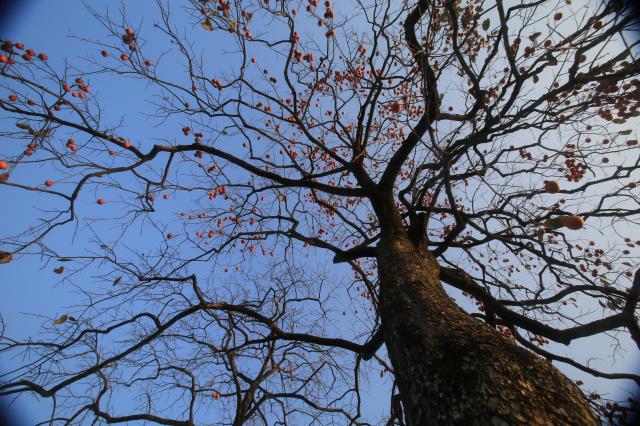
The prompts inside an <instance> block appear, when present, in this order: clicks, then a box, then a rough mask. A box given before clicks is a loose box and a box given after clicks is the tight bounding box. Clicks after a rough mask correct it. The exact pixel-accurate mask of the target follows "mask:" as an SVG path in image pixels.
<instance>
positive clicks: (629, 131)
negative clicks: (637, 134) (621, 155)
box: [618, 129, 632, 136]
mask: <svg viewBox="0 0 640 426" xmlns="http://www.w3.org/2000/svg"><path fill="white" fill-rule="evenodd" d="M631 132H632V130H631V129H627V130H621V131H619V132H618V134H619V135H624V136H626V135H630V134H631Z"/></svg>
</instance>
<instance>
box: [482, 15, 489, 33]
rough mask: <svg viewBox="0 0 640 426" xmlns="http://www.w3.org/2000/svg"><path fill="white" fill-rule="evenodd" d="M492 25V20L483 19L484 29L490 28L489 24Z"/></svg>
mask: <svg viewBox="0 0 640 426" xmlns="http://www.w3.org/2000/svg"><path fill="white" fill-rule="evenodd" d="M490 25H491V21H490V20H489V18H487V19H485V20H484V21H482V29H483V30H485V31H487V30H488V29H489V26H490Z"/></svg>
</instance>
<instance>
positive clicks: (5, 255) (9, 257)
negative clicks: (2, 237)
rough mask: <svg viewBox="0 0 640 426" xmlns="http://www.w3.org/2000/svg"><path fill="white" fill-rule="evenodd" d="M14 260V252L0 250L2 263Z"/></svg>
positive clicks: (0, 261)
mask: <svg viewBox="0 0 640 426" xmlns="http://www.w3.org/2000/svg"><path fill="white" fill-rule="evenodd" d="M12 260H13V254H11V253H9V252H7V251H0V263H9V262H11V261H12Z"/></svg>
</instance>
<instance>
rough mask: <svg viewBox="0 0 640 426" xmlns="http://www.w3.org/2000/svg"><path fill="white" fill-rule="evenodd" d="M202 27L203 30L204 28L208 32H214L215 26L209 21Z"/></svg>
mask: <svg viewBox="0 0 640 426" xmlns="http://www.w3.org/2000/svg"><path fill="white" fill-rule="evenodd" d="M200 25H201V26H202V28H204V29H205V30H207V31H213V25H212V24H211V21H210V20H208V19H207V20H206V21H204V22H203V23H202V24H200Z"/></svg>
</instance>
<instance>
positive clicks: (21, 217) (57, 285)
mask: <svg viewBox="0 0 640 426" xmlns="http://www.w3.org/2000/svg"><path fill="white" fill-rule="evenodd" d="M91 5H92V6H94V7H96V9H98V10H104V8H105V6H106V5H109V8H110V9H111V10H112V12H114V13H115V14H116V15H117V8H118V6H119V4H118V3H116V2H111V1H106V0H102V1H93V2H91ZM126 8H127V14H128V16H131V17H132V19H131V25H132V26H134V27H136V28H137V27H138V26H139V25H142V28H145V30H146V31H149V34H152V29H151V26H152V25H151V24H152V22H153V21H154V20H155V19H157V16H156V15H154V13H153V12H151V11H152V10H153V8H154V6H153V2H151V1H133V2H127V3H126ZM72 33H73V34H75V35H77V36H78V37H86V38H88V39H94V38H97V39H101V38H103V36H104V33H105V30H104V28H102V27H101V26H99V25H98V24H97V23H96V21H95V20H94V19H93V17H91V16H90V14H89V13H88V12H87V11H86V9H85V8H84V7H83V5H82V2H80V1H78V0H68V1H65V2H53V1H44V0H40V1H35V0H32V1H30V2H25V3H24V4H23V6H22V7H21V10H20V11H18V12H16V13H15V14H14V17H13V18H12V19H11V20H10V22H9V23H8V24H7V23H5V26H4V27H3V28H2V34H1V36H2V37H3V38H10V39H13V40H16V41H18V40H19V41H23V42H25V43H26V44H27V45H28V46H33V47H34V48H36V50H38V51H45V52H47V54H48V55H49V58H50V59H49V61H50V63H51V65H52V66H53V67H60V66H62V64H63V58H65V57H67V58H69V60H70V61H71V63H73V64H76V65H78V67H79V68H80V69H83V67H85V66H86V64H85V63H84V61H85V58H87V57H91V56H94V57H95V58H96V59H97V60H101V59H100V57H99V50H100V49H99V48H97V47H95V46H93V45H91V44H90V43H86V42H81V41H80V40H78V39H76V38H71V37H69V36H70V34H72ZM187 33H188V36H189V37H194V39H195V40H196V41H198V42H207V39H206V38H205V37H208V36H209V34H208V33H206V32H204V31H202V30H201V29H200V28H198V26H197V25H196V26H195V27H194V28H193V30H191V29H189V30H187ZM149 39H150V40H153V36H149ZM217 47H218V48H220V49H222V50H224V49H226V48H229V49H231V48H232V46H224V45H221V46H217ZM149 49H150V50H149V52H151V53H152V56H153V57H158V58H160V57H161V54H162V52H163V51H164V50H165V49H163V47H162V46H157V45H154V44H153V43H149ZM114 60H115V59H114ZM277 60H278V58H275V57H271V58H270V57H269V55H268V53H267V52H264V55H263V56H262V57H261V58H260V61H261V65H264V66H265V67H267V68H268V67H269V65H270V61H277ZM163 61H164V62H163V63H164V68H163V70H166V72H167V73H168V74H167V76H168V77H170V78H178V79H180V78H181V77H182V76H183V74H181V70H180V69H179V68H178V67H175V68H173V71H172V67H170V66H167V65H170V64H171V61H172V58H171V57H170V56H169V57H164V59H163ZM207 63H208V65H209V66H210V67H211V68H212V70H215V72H214V71H212V74H217V73H220V74H222V73H224V71H225V57H224V56H218V57H215V58H211V59H208V60H207ZM161 64H162V63H161ZM87 78H88V79H89V80H90V81H91V86H92V89H93V93H94V94H95V96H96V97H97V98H99V99H100V101H101V104H103V105H105V110H104V115H105V117H107V121H108V122H110V123H117V122H118V121H120V120H121V119H122V120H123V123H124V126H123V133H125V134H127V136H130V137H131V141H132V143H134V144H140V145H141V146H142V147H145V146H150V144H152V143H154V141H155V140H157V139H163V138H166V137H169V138H178V137H179V131H177V130H178V129H179V128H180V126H181V125H183V124H184V123H181V122H179V121H175V122H171V121H170V125H171V126H173V129H174V130H176V131H174V135H175V136H174V135H170V136H168V135H167V127H170V126H167V125H166V124H165V125H162V126H157V124H159V121H158V120H154V119H151V118H149V117H148V116H147V115H145V114H144V113H148V114H149V113H152V112H153V110H154V108H153V106H152V105H150V104H149V103H148V102H147V100H148V96H145V95H147V94H148V92H147V91H146V88H145V86H144V85H143V84H142V83H141V82H140V81H130V80H124V79H119V80H118V84H113V83H112V80H111V79H109V78H108V77H105V76H103V75H92V76H88V77H87ZM1 118H2V117H0V119H1ZM0 143H1V144H8V143H10V141H7V140H3V141H0ZM3 149H4V146H3ZM20 173H21V172H20V171H18V172H17V173H16V174H15V176H14V179H18V180H20V181H21V182H31V183H33V184H39V183H40V182H41V181H42V180H43V176H44V175H46V176H47V178H49V177H51V178H54V179H55V176H50V174H51V173H55V172H51V171H49V170H46V169H44V168H43V169H42V174H39V173H34V172H33V169H31V170H30V171H29V173H28V174H27V173H23V174H20ZM232 177H233V176H232ZM57 185H59V186H58V188H61V189H63V188H65V183H64V182H57ZM68 187H70V186H68ZM1 191H2V192H1V197H2V198H3V199H4V200H10V201H8V202H7V203H6V204H5V207H4V208H3V210H2V212H1V213H0V214H2V222H3V223H5V224H6V223H10V224H11V228H12V229H22V227H23V226H25V225H27V224H28V223H30V222H32V221H33V220H34V217H36V214H35V213H36V212H35V211H34V206H37V207H38V208H41V209H43V208H44V209H47V208H49V207H52V206H54V205H55V200H52V199H46V198H42V197H38V198H37V199H35V198H34V197H32V196H30V194H27V193H26V192H24V191H19V190H15V189H8V188H6V187H3V188H2V190H1ZM171 195H172V200H171V202H170V203H166V204H163V205H159V206H158V212H157V216H158V217H159V219H160V220H159V222H162V223H168V224H169V225H167V226H169V228H166V229H165V228H162V229H156V230H151V231H149V229H148V228H146V227H143V226H138V225H135V226H133V227H132V228H130V229H129V230H128V232H129V233H130V234H128V235H136V234H137V235H139V238H138V239H137V240H134V241H132V242H131V246H132V248H136V249H138V250H140V251H143V252H144V251H146V252H149V253H151V252H153V251H154V249H155V247H157V245H158V244H161V242H162V241H163V238H162V236H163V234H165V233H166V232H167V231H171V232H175V233H176V235H177V236H178V238H177V240H180V239H181V238H183V236H184V232H183V229H182V228H181V226H180V225H178V224H175V225H172V224H171V218H172V217H174V216H173V215H174V214H176V213H177V212H179V211H180V209H181V204H185V205H190V203H192V202H193V200H194V198H193V197H192V196H191V195H189V194H175V193H172V194H171ZM101 197H104V198H106V199H107V200H108V203H107V205H106V206H105V208H104V209H102V210H99V211H97V210H96V204H95V200H96V199H97V198H101ZM79 206H80V212H79V214H80V216H81V217H89V218H90V217H94V216H95V217H98V216H103V215H111V214H113V215H118V213H119V212H120V210H121V209H123V208H124V206H125V205H124V203H123V201H122V200H120V199H119V198H118V196H117V195H116V194H115V192H112V191H110V190H109V188H108V187H106V186H104V185H103V186H95V187H91V188H90V189H89V190H88V191H86V193H84V194H83V195H82V198H81V202H80V203H79ZM29 212H31V215H30V213H29ZM93 226H95V227H96V229H97V230H99V231H101V233H109V232H113V233H117V232H119V227H120V225H117V226H113V227H112V228H109V225H107V224H104V223H102V222H93ZM143 231H144V232H143ZM53 238H54V239H53V240H52V244H53V245H55V246H56V247H59V248H61V249H64V250H65V251H69V252H82V249H83V248H84V247H88V246H91V247H95V244H93V243H92V241H91V240H92V239H93V236H92V234H91V232H90V229H89V228H88V227H87V226H86V224H84V223H82V224H80V227H79V228H77V229H76V228H75V227H74V226H67V227H66V229H64V230H59V232H57V234H56V235H55V236H54V237H53ZM124 253H125V254H124V256H127V254H126V252H124ZM313 256H314V255H311V258H312V259H313ZM325 260H326V259H325ZM57 266H59V264H57V263H48V264H47V263H45V262H44V261H43V259H41V258H39V257H38V256H29V255H24V256H21V257H20V258H19V259H18V261H16V262H14V263H12V264H9V265H3V267H2V271H1V281H2V286H3V289H2V299H0V312H2V315H3V318H4V319H5V321H6V323H7V330H8V331H9V334H13V335H22V336H36V335H37V334H38V332H39V330H40V327H41V324H43V323H46V324H49V323H50V319H51V318H56V317H57V316H59V315H61V314H63V313H66V312H69V306H70V305H74V304H75V303H76V302H77V300H78V299H77V297H79V294H78V292H77V291H75V290H78V289H81V288H82V286H85V285H93V284H92V283H102V284H104V283H105V282H109V281H110V280H112V279H113V276H107V277H104V276H100V275H98V273H97V272H96V270H94V269H93V267H89V268H86V269H84V270H79V271H77V272H74V273H73V274H64V276H63V277H64V280H62V279H61V278H62V277H60V276H57V275H54V274H52V273H51V270H52V269H53V268H54V267H57ZM224 267H225V265H219V266H216V268H217V269H215V270H213V271H205V270H203V269H202V268H203V267H201V268H200V270H201V271H202V272H203V274H211V275H214V274H217V276H220V275H221V272H222V269H223V268H224ZM196 268H197V267H196ZM69 269H73V268H69ZM256 271H259V268H256ZM348 274H350V271H348V270H347V269H345V268H343V269H337V270H334V271H332V272H331V277H330V278H335V277H339V276H340V275H348ZM217 279H219V278H217ZM224 280H226V281H225V284H228V283H231V282H233V278H224ZM337 287H338V289H337V290H336V294H337V296H336V304H337V305H340V303H347V302H346V301H347V300H348V299H347V297H348V296H346V293H345V292H344V288H342V289H340V288H339V286H337ZM340 292H342V293H340ZM453 294H454V295H455V293H453ZM456 297H458V299H459V300H460V299H461V297H459V296H458V295H456ZM33 313H35V314H36V315H33ZM38 315H40V316H38ZM339 326H345V324H333V325H331V324H328V325H327V329H328V330H331V329H332V328H333V329H335V328H338V327H339ZM354 328H355V329H357V328H358V327H357V326H354ZM621 340H622V342H623V345H622V346H623V347H630V348H633V347H634V346H633V345H630V343H629V340H628V339H627V338H626V337H623V338H622V339H621ZM610 342H611V341H610V340H609V339H606V338H592V339H582V340H578V341H576V342H574V343H573V344H572V346H571V351H566V349H565V348H563V347H560V346H559V345H553V346H552V348H554V349H557V350H558V352H559V353H560V354H563V353H564V352H565V351H566V353H571V354H576V353H577V354H578V355H579V356H578V357H579V358H581V359H586V358H590V357H593V358H595V359H594V360H593V365H594V366H596V365H597V366H600V367H601V368H603V369H605V370H609V369H611V370H613V371H627V370H631V369H633V366H634V365H635V364H636V363H637V361H638V357H637V355H636V356H626V357H623V356H620V357H619V359H618V360H617V363H616V364H615V367H612V363H613V359H612V358H610V357H609V355H610V353H611V352H612V351H611V348H610V347H609V344H610ZM620 355H622V354H620ZM19 364H20V360H18V359H4V358H3V359H0V368H2V369H4V370H5V371H6V370H10V369H11V368H14V367H15V366H16V365H19ZM560 368H561V369H563V371H565V372H566V373H568V374H569V375H570V376H571V377H572V378H576V379H577V378H581V379H583V380H584V381H585V383H586V384H587V387H591V388H592V389H597V390H598V391H599V392H601V393H610V392H614V391H615V390H616V389H617V388H618V384H619V383H618V382H613V381H612V382H609V381H600V380H593V379H590V378H589V377H586V376H585V375H583V374H579V373H576V372H575V371H574V370H572V369H570V368H563V367H562V366H560ZM374 370H375V369H374ZM369 383H370V384H369V387H368V389H367V391H366V393H367V394H368V395H369V397H368V398H367V399H366V400H365V411H366V410H367V409H368V410H370V411H371V412H373V413H374V414H373V415H372V416H371V417H372V418H375V417H381V416H382V414H383V413H385V412H387V410H388V394H387V393H388V381H386V379H383V380H380V379H379V378H377V375H376V374H372V375H371V378H370V382H369ZM627 388H628V389H632V388H633V387H632V385H630V384H628V386H627ZM122 399H123V401H121V404H123V405H121V407H126V405H127V403H128V401H127V400H126V398H122ZM46 408H47V403H45V404H42V403H37V402H36V400H35V399H30V398H21V399H20V400H19V401H18V403H17V404H16V405H15V407H14V410H15V412H18V413H20V416H21V417H22V418H23V419H24V422H23V424H25V425H27V424H33V422H34V421H35V419H41V417H42V415H43V414H46Z"/></svg>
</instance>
